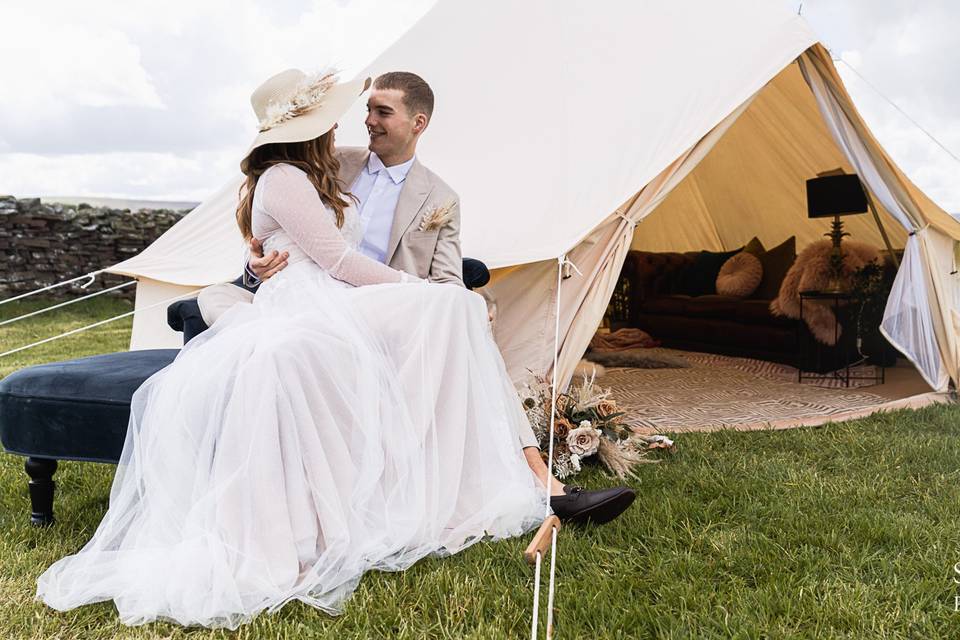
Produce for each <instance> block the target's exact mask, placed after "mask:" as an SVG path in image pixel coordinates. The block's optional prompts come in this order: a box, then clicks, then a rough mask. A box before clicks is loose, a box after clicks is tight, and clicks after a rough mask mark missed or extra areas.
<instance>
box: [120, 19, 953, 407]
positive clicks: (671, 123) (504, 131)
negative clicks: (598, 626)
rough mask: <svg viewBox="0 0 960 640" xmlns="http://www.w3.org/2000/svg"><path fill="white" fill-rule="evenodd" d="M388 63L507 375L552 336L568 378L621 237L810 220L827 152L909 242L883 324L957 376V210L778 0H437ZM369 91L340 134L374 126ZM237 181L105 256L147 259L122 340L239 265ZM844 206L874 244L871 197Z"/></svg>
mask: <svg viewBox="0 0 960 640" xmlns="http://www.w3.org/2000/svg"><path fill="white" fill-rule="evenodd" d="M395 69H409V70H414V71H416V72H418V73H420V74H421V75H422V76H423V77H425V78H426V79H427V80H428V81H429V82H430V84H431V85H432V87H433V88H434V91H435V93H436V95H437V108H436V112H435V114H434V118H433V121H432V122H431V125H430V129H429V131H428V132H427V133H426V135H425V136H424V138H423V140H422V141H421V146H420V149H419V151H418V153H419V155H420V157H421V158H422V160H423V161H424V162H425V163H426V164H428V165H429V166H430V167H431V168H433V169H434V170H436V171H437V172H438V173H440V174H441V175H443V177H444V179H445V180H446V181H447V182H448V183H449V184H451V186H453V187H454V189H456V190H457V191H458V192H459V194H460V197H461V202H462V216H463V218H462V234H461V241H462V247H463V252H464V255H467V256H471V257H475V258H479V259H481V260H483V261H484V262H486V263H487V264H488V266H490V267H491V268H492V271H493V273H492V280H491V284H490V285H488V286H487V287H486V288H485V294H486V295H487V296H488V297H489V298H491V299H493V300H495V302H496V304H497V313H498V316H497V320H496V323H495V327H494V333H495V337H496V339H497V342H498V344H499V346H500V348H501V351H502V353H503V355H504V359H505V360H506V362H507V366H508V369H509V371H510V373H511V375H512V376H513V377H514V379H515V380H516V381H519V380H521V379H522V378H523V377H524V376H525V375H526V374H527V371H528V370H533V371H540V372H548V371H549V370H550V369H551V368H552V365H553V360H554V355H555V352H554V345H555V340H556V343H557V344H558V345H559V356H558V382H559V383H560V384H561V385H565V384H566V382H568V381H569V379H570V378H571V376H572V372H573V369H574V367H575V365H576V363H577V361H578V360H579V358H580V357H581V355H582V354H583V352H584V350H585V348H586V346H587V344H588V342H589V340H590V338H591V337H592V335H593V333H594V331H595V330H596V328H597V326H598V325H599V323H600V321H601V319H602V316H603V314H604V310H605V308H606V306H607V304H608V301H609V299H610V297H611V295H612V292H613V289H614V287H615V285H616V281H617V278H618V275H619V272H620V269H621V267H622V264H623V261H624V258H625V256H626V253H627V251H628V250H629V249H630V248H631V246H634V247H642V248H649V249H655V250H665V249H673V250H687V249H701V248H702V249H730V248H735V247H738V246H740V245H742V244H743V243H744V242H745V241H746V240H748V239H749V238H750V237H752V236H753V235H759V236H760V238H761V240H763V241H764V242H767V243H768V244H773V243H776V242H779V240H782V239H783V238H785V237H786V236H787V235H792V234H796V235H797V238H798V245H799V246H802V245H803V244H804V243H805V242H807V241H810V240H813V239H815V238H818V237H820V235H821V234H822V233H823V232H824V231H825V230H826V229H825V228H823V223H820V224H819V225H818V224H816V223H815V221H810V220H807V219H806V217H805V207H804V201H803V197H804V196H803V181H804V180H805V179H806V178H809V177H813V176H814V175H815V174H816V173H817V172H819V171H823V170H827V169H833V168H836V167H838V166H842V167H844V168H845V169H846V170H848V171H855V172H857V173H858V174H860V176H861V177H862V178H863V180H864V181H865V183H866V184H867V186H868V188H869V190H870V192H871V194H872V196H873V198H874V200H875V201H876V202H877V203H878V204H879V206H880V209H881V216H882V218H883V220H884V224H885V227H886V228H887V230H888V231H890V232H891V236H892V240H893V242H894V244H895V245H897V246H899V247H904V249H905V253H904V259H903V266H902V268H901V269H900V271H899V273H898V276H897V280H896V283H895V286H894V291H893V293H892V295H891V297H890V300H889V303H888V306H887V310H886V314H885V318H884V322H883V327H882V328H883V330H884V332H885V333H886V335H887V336H888V337H889V338H890V339H891V341H892V342H893V343H894V344H896V345H897V346H898V347H899V348H900V350H901V351H902V352H903V353H904V354H906V355H907V356H908V357H909V358H910V359H911V360H912V361H913V362H914V363H915V364H916V365H917V367H918V369H919V370H920V371H921V373H922V374H923V375H924V377H925V379H926V380H927V382H928V383H929V384H930V386H931V387H932V388H934V389H936V390H940V391H942V390H945V389H946V388H947V387H948V384H949V382H950V381H951V380H953V381H956V380H958V377H960V352H958V345H957V337H958V330H960V315H958V313H960V299H958V298H960V286H958V283H957V279H956V278H957V276H956V275H955V272H956V267H955V258H954V255H955V247H956V246H957V240H960V223H958V222H957V221H956V220H954V219H953V218H951V217H950V216H949V215H947V214H946V213H945V212H943V211H942V210H941V209H940V208H939V207H938V206H937V205H936V204H934V203H933V202H932V201H930V199H929V198H927V197H926V196H925V195H924V194H923V193H921V192H920V190H919V189H917V188H916V187H915V186H914V185H913V184H912V183H911V182H910V181H909V180H908V179H907V178H906V176H904V174H903V173H902V172H901V171H900V170H899V169H898V168H897V167H896V165H895V164H894V163H893V162H892V161H891V160H890V158H889V157H888V156H887V154H886V153H885V152H884V150H883V149H882V147H881V146H880V145H879V143H878V142H877V141H876V139H875V138H874V137H873V136H872V135H871V133H870V132H869V131H868V129H867V128H866V126H865V125H864V123H863V121H862V119H861V118H860V116H859V115H858V113H857V111H856V108H855V107H854V105H853V103H852V101H851V99H850V96H849V95H848V93H847V92H846V90H845V89H844V87H843V84H842V82H841V79H840V77H839V75H838V74H837V71H836V69H835V67H834V66H833V63H832V60H831V58H830V56H829V53H828V52H827V51H826V49H825V48H824V47H823V46H822V45H820V44H818V43H817V38H816V36H815V35H814V34H813V33H812V32H811V30H810V29H809V27H808V26H807V24H806V23H805V21H804V20H803V19H802V18H801V17H799V16H797V15H795V14H794V13H792V12H790V11H788V10H787V9H786V8H784V7H783V6H782V5H781V4H780V3H777V2H769V0H728V1H727V2H723V3H717V2H709V1H707V0H670V1H667V0H660V1H656V2H655V1H648V2H635V1H632V0H611V1H609V2H604V3H595V2H589V1H587V0H527V1H526V2H522V3H514V2H509V0H490V1H488V2H483V3H475V2H467V1H466V0H440V1H439V2H438V3H437V5H436V6H435V7H434V8H433V9H432V10H431V11H430V12H429V13H428V14H427V15H426V16H425V17H424V18H422V19H421V20H420V21H419V22H418V23H417V24H416V25H415V26H414V27H413V28H412V29H410V30H409V31H408V32H407V33H406V34H405V35H404V36H403V37H401V38H400V39H399V40H398V41H397V42H396V43H394V44H393V45H392V46H391V47H390V48H389V49H387V50H386V51H385V52H383V54H382V55H381V56H380V57H379V58H378V59H377V60H376V61H375V62H374V63H373V64H372V66H371V67H370V69H369V73H370V74H371V75H375V74H377V73H381V72H383V71H387V70H395ZM257 80H258V79H252V81H251V86H253V85H254V84H255V82H256V81H257ZM363 111H364V106H363V105H362V104H358V105H357V106H356V107H355V109H354V110H353V111H351V112H350V113H349V114H348V115H347V116H346V117H345V118H344V119H343V120H342V121H341V127H340V129H339V131H338V142H339V143H341V144H351V143H352V144H363V143H364V140H365V134H364V131H363V129H362V120H363ZM252 126H253V123H251V127H252ZM251 130H252V129H251ZM238 160H239V159H238ZM238 184H239V177H238V178H237V180H236V181H233V182H231V183H230V184H228V185H226V186H224V188H223V189H221V191H220V192H219V193H217V194H215V195H214V196H212V197H211V198H210V199H208V200H207V201H205V202H204V203H203V204H202V205H201V206H200V207H198V208H197V209H196V210H195V211H194V212H192V213H191V214H189V215H188V216H187V217H186V218H184V220H182V221H181V222H180V223H178V224H177V225H175V226H174V227H173V228H172V229H170V230H169V231H168V232H167V233H166V234H165V235H164V236H163V237H161V238H160V239H158V240H157V241H156V243H154V244H153V245H151V246H150V247H149V248H147V249H146V250H145V251H143V252H142V253H141V254H140V255H138V256H136V257H134V258H132V259H130V260H127V261H125V262H122V263H120V264H118V265H115V266H114V267H112V268H111V269H110V271H112V272H115V273H122V274H128V275H131V276H135V277H137V278H138V279H139V283H138V289H137V309H138V310H140V311H139V312H138V313H137V315H136V316H135V322H134V335H133V341H132V345H131V348H150V347H158V346H170V345H173V344H175V343H176V339H177V337H176V336H175V335H174V334H172V332H169V330H167V329H166V327H165V325H164V313H163V311H164V309H163V307H164V305H163V304H162V302H163V300H165V299H167V298H169V297H171V296H173V295H177V294H183V293H186V292H188V291H190V290H192V289H195V288H197V287H200V286H204V285H208V284H212V283H215V282H222V281H226V280H230V279H232V278H234V277H236V276H237V275H238V274H239V273H240V269H241V264H242V261H243V247H242V242H241V240H240V237H239V233H238V232H237V230H236V224H235V222H234V218H233V207H234V204H235V201H236V187H237V185H238ZM847 220H848V221H849V223H848V227H847V228H848V230H849V231H851V232H852V233H853V234H855V236H856V237H857V238H858V239H860V240H864V241H872V242H874V243H875V244H878V245H879V236H878V235H877V231H876V228H875V226H873V224H872V220H871V219H870V217H869V216H860V217H855V218H848V219H847ZM557 310H558V311H559V313H557ZM555 333H556V335H555Z"/></svg>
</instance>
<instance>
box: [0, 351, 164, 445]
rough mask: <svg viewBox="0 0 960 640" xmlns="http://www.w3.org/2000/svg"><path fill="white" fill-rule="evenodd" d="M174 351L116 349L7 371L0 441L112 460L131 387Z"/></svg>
mask: <svg viewBox="0 0 960 640" xmlns="http://www.w3.org/2000/svg"><path fill="white" fill-rule="evenodd" d="M178 352H179V350H177V349H150V350H144V351H122V352H120V353H108V354H104V355H99V356H91V357H89V358H80V359H78V360H69V361H66V362H52V363H50V364H41V365H36V366H33V367H27V368H26V369H21V370H19V371H16V372H14V373H12V374H10V375H9V376H7V377H6V378H4V379H3V380H0V442H2V443H3V446H4V448H6V450H7V451H10V452H11V453H19V454H22V455H29V456H35V457H42V458H57V459H62V460H89V461H94V462H116V461H117V460H118V459H119V458H120V451H121V450H122V448H123V441H124V438H125V437H126V433H127V423H128V422H129V419H130V399H131V397H132V396H133V392H134V391H136V390H137V388H138V387H139V386H140V385H141V384H143V381H144V380H146V379H147V378H149V377H150V376H152V375H153V374H154V373H156V372H157V371H159V370H160V369H162V368H164V367H165V366H167V365H168V364H170V363H171V362H173V360H174V358H175V357H176V355H177V353H178Z"/></svg>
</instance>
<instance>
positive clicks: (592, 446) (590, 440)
mask: <svg viewBox="0 0 960 640" xmlns="http://www.w3.org/2000/svg"><path fill="white" fill-rule="evenodd" d="M599 446H600V430H599V429H594V428H593V427H577V428H576V429H571V430H570V433H568V434H567V447H568V448H569V449H570V453H575V454H577V455H578V456H580V457H581V458H582V457H584V456H592V455H593V454H594V453H596V452H597V448H598V447H599Z"/></svg>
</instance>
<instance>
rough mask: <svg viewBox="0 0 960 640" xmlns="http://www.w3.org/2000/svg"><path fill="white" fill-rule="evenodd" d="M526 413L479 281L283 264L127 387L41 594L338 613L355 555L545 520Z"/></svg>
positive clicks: (213, 612)
mask: <svg viewBox="0 0 960 640" xmlns="http://www.w3.org/2000/svg"><path fill="white" fill-rule="evenodd" d="M524 420H526V417H525V415H524V412H523V409H522V407H521V406H520V404H519V401H518V398H517V395H516V392H515V390H514V388H513V385H512V384H511V382H510V379H509V377H508V376H507V372H506V369H505V366H504V363H503V360H502V358H501V356H500V354H499V352H498V350H497V348H496V345H495V343H494V342H493V337H492V335H491V333H490V329H489V326H488V322H487V312H486V306H485V304H484V301H483V299H482V298H481V297H480V296H479V295H477V294H475V293H472V292H470V291H467V290H465V289H463V288H461V287H458V286H455V285H443V284H426V283H422V284H396V285H393V284H389V285H376V286H368V287H358V288H351V287H346V286H343V285H342V283H339V282H337V281H335V280H332V279H331V278H330V277H329V276H327V275H326V274H325V273H324V272H322V271H321V270H320V269H319V268H318V267H316V265H314V264H312V263H297V264H293V265H290V267H288V268H287V269H285V270H284V272H282V273H281V274H280V275H278V276H276V277H274V278H272V279H271V280H269V281H268V282H266V283H265V284H264V285H263V286H262V287H261V289H260V291H259V292H258V294H257V296H256V298H255V301H254V303H253V304H252V305H251V304H238V305H235V306H234V307H232V308H231V309H230V310H229V311H228V312H227V313H226V314H225V315H224V316H223V317H222V318H221V319H220V320H218V322H217V324H216V326H215V327H213V328H211V329H210V330H208V331H206V332H204V333H203V334H201V335H200V336H198V337H197V338H195V339H194V340H192V341H191V342H190V343H189V344H188V345H186V346H185V347H184V349H183V350H182V351H181V352H180V353H179V355H178V356H177V358H176V360H175V361H174V362H173V363H172V364H171V365H170V366H168V367H166V368H165V369H163V370H161V371H159V372H158V373H156V374H155V375H153V376H152V377H151V378H149V379H148V380H147V381H146V382H144V384H143V385H142V386H141V387H140V388H139V389H138V390H137V392H136V393H135V394H134V397H133V402H132V410H131V417H130V425H129V429H128V432H127V437H126V441H125V443H124V447H123V453H122V456H121V460H120V464H119V466H118V467H117V473H116V476H115V478H114V481H113V487H112V489H111V492H110V507H109V510H108V511H107V513H106V515H105V516H104V518H103V521H102V522H101V523H100V525H99V527H98V528H97V531H96V533H95V534H94V536H93V538H92V539H91V540H90V542H89V543H87V545H86V546H84V547H83V549H81V550H80V551H79V552H78V553H77V554H76V555H72V556H68V557H66V558H63V559H61V560H59V561H57V562H56V563H54V564H53V565H52V566H51V567H50V568H49V569H47V570H46V572H44V573H43V574H42V575H41V576H40V578H39V579H38V581H37V584H38V588H37V597H38V598H40V599H42V600H43V601H44V602H46V603H47V604H48V605H49V606H51V607H53V608H55V609H59V610H66V609H70V608H73V607H77V606H80V605H83V604H87V603H92V602H98V601H103V600H113V601H114V603H115V604H116V607H117V610H118V612H119V614H120V618H121V620H122V621H123V622H124V623H126V624H141V623H145V622H149V621H152V620H157V619H164V620H171V621H175V622H177V623H180V624H183V625H203V626H209V627H228V628H236V627H237V626H238V625H240V624H241V623H243V622H246V621H248V620H250V619H251V618H252V617H254V616H256V615H257V614H258V613H260V612H261V611H264V610H270V611H273V610H276V609H278V608H279V607H281V606H282V605H283V604H284V603H286V602H288V601H290V600H301V601H303V602H305V603H307V604H309V605H312V606H314V607H317V608H319V609H322V610H324V611H326V612H329V613H331V614H337V613H340V612H341V611H342V608H343V605H344V601H345V599H346V598H348V597H349V595H350V594H351V593H352V592H353V590H354V589H355V588H356V586H357V583H358V582H359V580H360V578H361V576H362V575H363V573H364V572H365V571H367V570H368V569H379V570H384V571H397V570H402V569H405V568H407V567H409V566H410V565H411V564H413V563H414V562H416V561H417V560H419V559H420V558H423V557H424V556H426V555H429V554H435V555H447V554H452V553H456V552H458V551H460V550H462V549H464V548H466V547H468V546H469V545H471V544H473V543H474V542H477V541H478V540H481V539H491V538H492V539H500V538H507V537H511V536H517V535H521V534H523V533H524V532H526V531H529V530H530V529H531V528H533V527H535V526H536V525H538V524H539V522H541V521H542V519H543V516H544V513H545V508H546V505H545V500H546V494H545V491H544V489H543V486H542V485H541V484H540V483H539V482H538V481H537V480H536V479H535V477H534V476H533V474H532V473H531V472H530V470H529V468H528V467H527V465H526V463H525V461H524V458H523V453H522V450H521V448H520V442H519V440H518V425H519V424H521V422H520V421H524Z"/></svg>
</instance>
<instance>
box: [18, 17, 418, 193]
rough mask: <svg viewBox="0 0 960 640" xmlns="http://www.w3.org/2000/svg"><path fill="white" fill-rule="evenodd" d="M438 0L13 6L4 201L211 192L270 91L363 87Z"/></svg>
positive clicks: (231, 168) (234, 160) (229, 171)
mask: <svg viewBox="0 0 960 640" xmlns="http://www.w3.org/2000/svg"><path fill="white" fill-rule="evenodd" d="M433 2H434V0H403V1H401V0H391V2H389V3H385V2H378V1H377V0H353V1H352V2H347V1H346V0H275V1H272V2H264V1H262V0H205V1H204V2H194V1H193V0H165V1H164V2H162V3H160V2H155V1H145V0H132V1H129V2H123V3H121V2H116V1H114V0H88V1H84V2H75V1H72V0H70V1H68V0H44V1H43V2H38V3H34V4H33V5H22V6H21V5H20V4H14V3H10V2H4V3H2V4H0V24H3V25H4V36H3V38H0V78H2V79H3V81H4V85H5V87H11V88H12V90H10V91H6V90H5V91H4V99H3V100H0V193H15V194H24V193H41V194H58V195H72V194H74V193H76V194H78V195H98V194H102V195H117V196H122V197H159V196H161V195H164V194H166V195H169V196H170V197H174V198H177V199H190V198H194V197H196V195H197V194H198V193H200V194H203V193H206V192H209V191H212V190H214V189H215V188H216V187H217V186H219V185H220V184H221V183H223V182H224V181H226V180H227V179H228V178H230V177H231V176H232V175H233V173H234V172H235V171H236V166H237V164H238V162H239V159H240V154H241V153H242V152H243V150H244V149H245V148H246V145H247V144H248V143H249V141H250V139H251V138H252V135H253V133H254V132H255V121H254V118H253V114H252V111H251V109H250V105H249V95H250V93H251V91H252V90H253V89H254V88H255V87H256V86H257V85H258V84H259V83H260V82H262V81H263V80H264V79H266V78H267V77H268V76H270V75H272V74H273V73H276V72H277V71H279V70H281V69H284V68H289V67H299V68H302V69H305V70H314V69H319V68H321V67H323V66H325V65H326V64H328V63H331V62H333V63H335V64H337V65H338V66H339V67H340V68H341V69H342V70H343V72H344V74H343V75H344V76H350V75H353V74H355V73H356V72H358V71H359V70H360V69H362V68H363V67H364V66H366V64H367V63H368V62H369V61H371V60H372V58H373V57H374V56H375V55H376V54H377V53H378V52H379V51H380V50H382V48H384V47H385V46H386V45H388V44H389V43H390V42H391V41H392V40H393V39H394V38H396V37H397V36H399V35H400V34H401V33H402V32H403V31H404V30H405V29H406V28H408V27H409V26H410V25H412V24H413V22H415V21H416V20H417V19H418V18H419V17H420V16H421V15H422V14H423V13H424V12H425V11H426V10H427V9H429V7H430V6H432V4H433ZM203 162H206V163H209V164H207V166H205V167H200V166H199V165H198V163H203ZM88 165H89V166H88ZM177 167H179V169H178V168H177ZM178 171H180V172H181V175H180V177H179V178H178V177H177V176H178V173H177V172H178ZM204 172H205V174H204ZM111 176H112V177H111ZM111 180H112V181H111Z"/></svg>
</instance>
